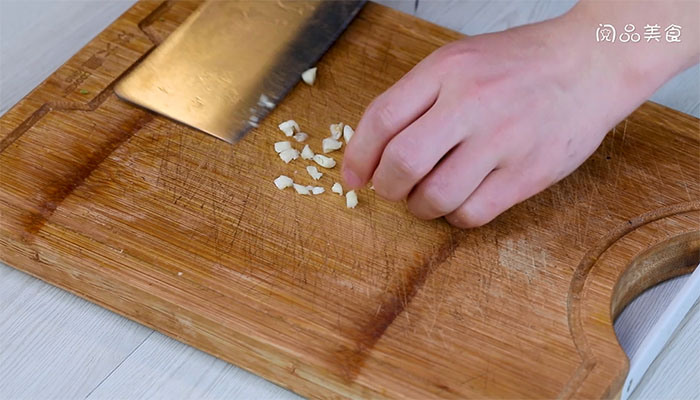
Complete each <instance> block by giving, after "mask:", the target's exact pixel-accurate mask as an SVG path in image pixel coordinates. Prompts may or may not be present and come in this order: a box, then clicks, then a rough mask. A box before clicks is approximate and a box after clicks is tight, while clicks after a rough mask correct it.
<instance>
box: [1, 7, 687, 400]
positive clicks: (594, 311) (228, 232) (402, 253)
mask: <svg viewBox="0 0 700 400" xmlns="http://www.w3.org/2000/svg"><path fill="white" fill-rule="evenodd" d="M196 6H197V3H193V2H173V3H171V2H165V3H156V2H148V1H146V2H141V3H138V4H136V5H135V6H134V7H133V8H132V9H131V10H129V11H128V12H127V13H126V14H124V15H123V16H122V17H121V18H120V19H118V20H117V21H115V22H114V23H113V24H112V25H111V26H110V27H109V28H107V29H106V30H105V31H104V32H102V33H101V34H100V35H99V36H98V37H96V38H95V39H94V40H93V41H92V42H90V43H89V44H88V45H87V46H86V47H85V48H84V49H82V50H81V51H80V52H79V53H78V54H76V55H75V56H74V57H73V58H71V60H69V61H68V62H67V63H66V64H65V65H63V66H62V67H61V68H60V69H58V70H57V71H56V72H55V73H54V74H53V75H52V76H51V77H49V78H48V79H47V80H46V81H45V82H44V83H42V84H41V85H40V86H39V87H38V88H37V89H36V90H34V91H33V92H32V93H31V94H30V95H28V96H27V97H26V98H25V99H23V100H22V101H21V102H20V103H18V104H17V105H16V106H15V107H14V108H13V109H12V110H10V111H9V112H8V113H7V114H6V115H4V116H3V117H2V119H0V123H1V126H0V127H1V130H0V168H1V171H0V172H1V174H0V212H2V218H1V219H0V258H1V259H2V260H3V261H4V262H6V263H8V264H10V265H12V266H14V267H16V268H18V269H21V270H23V271H26V272H28V273H30V274H32V275H35V276H37V277H39V278H41V279H43V280H45V281H47V282H50V283H53V284H55V285H57V286H60V287H63V288H65V289H67V290H70V291H71V292H73V293H76V294H78V295H80V296H82V297H85V298H87V299H89V300H91V301H93V302H95V303H98V304H100V305H102V306H104V307H107V308H109V309H111V310H114V311H116V312H118V313H120V314H122V315H125V316H127V317H129V318H131V319H134V320H136V321H139V322H141V323H143V324H145V325H147V326H149V327H152V328H155V329H157V330H159V331H161V332H164V333H166V334H168V335H170V336H172V337H175V338H177V339H179V340H181V341H183V342H186V343H189V344H191V345H193V346H195V347H197V348H200V349H202V350H204V351H207V352H209V353H211V354H214V355H216V356H218V357H221V358H223V359H224V360H227V361H230V362H232V363H234V364H236V365H239V366H241V367H243V368H246V369H249V370H251V371H253V372H255V373H257V374H259V375H261V376H263V377H265V378H268V379H270V380H272V381H274V382H277V383H279V384H281V385H283V386H286V387H288V388H290V389H291V390H294V391H296V392H298V393H300V394H302V395H307V396H311V397H324V398H326V397H332V398H335V397H377V398H382V397H409V398H435V397H452V398H473V397H474V398H484V397H491V398H523V397H547V398H554V397H579V398H592V397H612V396H615V395H616V394H617V393H619V391H620V389H621V388H620V385H621V382H622V381H623V379H624V377H625V373H626V370H627V360H626V358H625V355H624V353H623V352H622V350H621V349H620V348H619V346H618V344H617V341H616V339H615V334H614V331H613V328H612V321H613V319H614V317H615V316H616V315H617V314H618V313H619V312H620V311H621V310H622V308H623V307H624V306H625V305H626V304H627V303H628V302H629V301H630V300H631V299H632V298H634V296H636V295H637V294H638V293H639V292H641V291H642V290H643V289H644V288H646V287H649V286H651V285H653V284H655V283H657V282H659V281H661V280H664V279H668V278H670V277H673V276H676V275H679V274H683V273H687V272H690V271H691V270H692V268H693V265H695V264H697V263H698V261H699V259H700V183H699V182H698V176H700V163H699V162H698V160H699V157H700V132H699V130H700V129H699V125H698V120H697V119H695V118H692V117H689V116H687V115H684V114H681V113H678V112H675V111H672V110H669V109H667V108H664V107H661V106H659V105H656V104H652V103H647V104H645V105H643V106H642V107H640V108H639V109H638V110H637V111H636V112H635V113H634V114H633V115H631V116H630V117H629V118H628V119H626V120H625V121H623V122H622V123H621V124H620V125H618V126H617V127H616V128H615V129H614V130H613V131H612V132H611V133H610V134H609V135H608V137H607V138H606V140H605V141H604V143H603V144H602V146H601V147H600V149H599V150H598V151H597V152H596V153H595V154H594V155H593V156H592V158H591V159H590V160H589V161H587V162H586V163H585V164H584V165H583V166H582V167H581V168H580V169H579V170H578V171H576V172H575V173H574V174H572V175H571V176H570V177H568V178H567V179H565V180H564V181H562V182H560V183H559V184H557V185H556V186H554V187H552V188H551V189H549V190H547V191H545V192H543V193H541V194H539V195H537V196H536V197H534V198H532V199H530V200H528V201H527V202H525V203H523V204H520V205H518V206H516V207H514V208H513V209H512V210H510V211H508V212H507V213H505V214H504V215H503V216H501V217H499V218H498V219H497V220H496V221H495V222H493V223H491V224H489V225H488V226H487V227H484V228H480V229H475V230H470V231H460V230H456V229H453V228H451V227H450V226H449V225H447V224H446V223H445V222H444V221H432V222H423V221H418V220H416V219H414V218H412V217H411V216H410V215H409V214H408V213H407V212H406V210H405V207H404V206H403V205H401V204H392V203H387V202H384V201H382V200H380V199H378V198H375V196H374V193H373V192H372V191H369V190H365V191H361V192H360V193H359V197H360V205H359V206H358V208H357V209H355V210H348V209H346V208H345V207H344V199H342V198H340V197H337V196H335V195H333V194H331V193H325V194H323V195H321V196H316V197H303V196H299V195H296V194H295V193H293V191H291V190H286V191H279V190H277V189H276V188H275V187H274V185H273V184H272V180H273V179H274V178H275V177H277V176H278V175H280V174H287V175H290V176H294V177H296V178H297V179H298V180H304V179H306V178H307V177H306V173H305V170H304V166H305V164H304V163H303V162H301V160H297V161H296V162H293V163H292V164H290V165H285V164H284V163H282V162H281V161H280V160H279V158H278V157H277V155H276V154H274V151H273V149H272V144H273V143H274V142H275V141H277V140H280V138H281V135H282V134H281V133H280V132H279V131H278V130H277V128H276V125H277V123H278V122H279V121H282V120H286V119H289V118H294V119H296V120H297V121H298V122H299V123H300V125H301V126H302V127H303V129H304V130H305V131H307V132H308V133H310V134H311V139H310V143H311V146H312V147H313V148H320V140H321V139H322V138H323V137H324V136H327V134H328V125H329V124H330V123H334V122H338V121H344V122H347V123H350V124H351V125H353V126H354V125H356V124H357V121H358V120H359V118H360V116H361V113H362V111H363V109H364V107H365V106H366V105H367V104H368V103H369V102H370V101H371V100H372V98H373V97H374V96H376V95H377V94H379V93H381V92H382V91H383V90H384V89H385V88H387V87H388V86H389V85H391V83H392V82H394V81H395V80H396V79H398V78H399V77H400V76H401V75H402V74H403V73H405V72H406V71H408V70H409V69H410V68H411V66H412V65H414V64H415V63H416V62H418V61H419V60H420V59H421V58H423V57H425V56H426V55H428V54H429V53H430V52H431V51H432V50H434V49H435V48H437V47H438V46H440V45H442V44H445V43H447V42H449V41H451V40H454V39H457V38H459V37H460V36H459V35H458V34H457V33H454V32H451V31H448V30H446V29H443V28H440V27H437V26H434V25H431V24H429V23H427V22H423V21H419V20H417V19H415V18H413V17H410V16H407V15H405V14H401V13H399V12H396V11H392V10H389V9H387V8H384V7H382V6H379V5H376V4H369V5H368V6H367V7H366V8H365V10H364V11H363V12H362V13H361V15H360V16H359V17H358V18H357V19H356V20H355V21H354V23H353V24H352V25H351V26H350V28H349V29H348V31H347V32H346V33H345V34H344V35H343V36H342V37H341V39H340V40H339V41H338V42H337V43H336V45H335V46H334V47H333V48H332V49H331V50H330V51H329V52H328V53H327V54H326V55H325V57H324V58H323V59H322V61H321V62H320V64H319V71H320V74H319V75H320V76H319V80H318V82H317V85H316V86H313V87H308V86H304V85H300V86H298V87H297V88H295V90H293V91H292V93H291V94H290V95H289V96H288V97H287V98H286V99H285V100H284V101H283V102H282V104H281V105H279V106H278V108H277V109H276V110H275V111H274V112H273V113H272V114H271V115H270V116H269V117H268V118H267V119H266V120H265V121H264V123H263V124H262V125H261V126H260V128H258V129H257V131H255V132H253V133H252V134H250V135H248V136H247V137H246V138H245V139H244V140H243V141H242V142H240V143H238V144H236V145H233V146H232V145H229V144H226V143H224V142H222V141H220V140H217V139H215V138H213V137H210V136H208V135H204V134H202V133H200V132H197V131H194V130H192V129H189V128H187V127H184V126H182V125H178V124H177V123H174V122H172V121H170V120H168V119H165V118H162V117H159V116H157V115H154V114H151V113H149V112H147V111H144V110H142V109H139V108H137V107H135V106H132V105H130V104H127V103H125V102H123V101H121V100H119V99H118V98H116V97H115V95H114V93H113V92H112V86H113V84H114V83H115V82H116V81H117V80H118V79H119V77H120V76H122V75H123V74H124V73H125V72H126V71H127V70H128V69H129V68H130V67H131V66H132V65H134V64H136V63H137V62H138V61H139V60H140V59H141V58H142V57H144V55H146V54H147V53H148V51H149V50H150V49H152V48H153V47H154V46H155V45H156V44H157V43H159V42H160V41H161V40H163V38H165V37H166V36H167V35H168V33H169V32H172V30H173V29H175V28H176V27H177V26H178V25H179V24H180V23H182V22H183V21H184V19H185V18H186V17H187V16H188V15H189V14H190V13H191V12H192V11H193V10H194V9H195V8H196ZM335 154H338V153H335ZM295 172H296V175H295ZM309 179H310V178H309ZM337 180H339V170H338V169H336V170H332V171H330V172H327V174H326V176H324V177H323V178H322V181H321V183H322V184H323V185H324V186H326V188H327V189H328V188H329V187H330V185H331V184H332V182H334V181H337Z"/></svg>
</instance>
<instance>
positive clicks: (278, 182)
mask: <svg viewBox="0 0 700 400" xmlns="http://www.w3.org/2000/svg"><path fill="white" fill-rule="evenodd" d="M293 184H294V181H292V178H290V177H288V176H286V175H280V176H278V177H277V179H275V186H277V189H279V190H282V189H284V188H288V187H291V186H292V185H293Z"/></svg>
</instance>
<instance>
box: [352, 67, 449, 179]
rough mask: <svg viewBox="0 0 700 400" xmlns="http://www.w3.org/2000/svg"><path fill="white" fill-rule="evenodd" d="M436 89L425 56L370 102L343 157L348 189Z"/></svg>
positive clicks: (418, 113) (430, 102)
mask: <svg viewBox="0 0 700 400" xmlns="http://www.w3.org/2000/svg"><path fill="white" fill-rule="evenodd" d="M439 91H440V82H439V80H438V78H437V77H436V76H435V74H431V73H430V72H429V63H426V62H425V60H424V61H423V62H421V63H419V64H418V65H416V67H414V68H413V69H412V70H411V71H409V72H408V74H406V75H405V76H404V77H403V78H401V79H400V80H399V81H398V82H396V84H394V86H392V87H391V88H389V90H387V91H386V92H384V93H383V94H382V95H380V96H379V97H377V98H376V99H375V100H374V101H373V102H372V104H370V106H369V107H368V108H367V110H366V111H365V114H364V115H363V116H362V119H361V120H360V123H359V124H358V126H357V129H356V130H355V135H354V136H353V137H352V140H351V141H350V143H349V144H348V146H347V148H346V150H345V155H344V157H343V179H344V180H345V184H346V185H347V186H348V187H349V188H350V189H353V188H359V187H361V186H363V185H365V184H366V183H367V182H368V181H369V180H370V178H371V177H372V174H373V173H374V170H375V168H376V167H377V165H378V164H379V159H380V157H381V156H382V153H383V152H384V148H385V147H386V145H387V144H388V143H389V141H390V140H391V139H392V138H393V137H394V136H395V135H396V134H397V133H399V132H401V131H402V130H403V129H404V128H405V127H407V126H409V125H410V124H411V123H412V122H413V121H415V120H416V119H418V118H419V117H420V116H421V115H422V114H423V113H424V112H425V111H427V110H428V109H429V108H430V107H431V106H432V105H433V103H434V102H435V100H436V99H437V96H438V92H439Z"/></svg>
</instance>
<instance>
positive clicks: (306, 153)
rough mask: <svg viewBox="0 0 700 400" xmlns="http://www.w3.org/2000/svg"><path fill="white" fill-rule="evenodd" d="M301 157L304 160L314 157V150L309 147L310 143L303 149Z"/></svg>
mask: <svg viewBox="0 0 700 400" xmlns="http://www.w3.org/2000/svg"><path fill="white" fill-rule="evenodd" d="M301 158H303V159H304V160H311V159H312V158H314V152H313V151H311V147H309V145H308V144H307V145H306V146H304V148H303V149H302V150H301Z"/></svg>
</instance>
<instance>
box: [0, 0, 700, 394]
mask: <svg viewBox="0 0 700 400" xmlns="http://www.w3.org/2000/svg"><path fill="white" fill-rule="evenodd" d="M380 2H381V3H383V4H386V5H388V6H390V7H394V8H397V9H400V10H402V11H405V12H408V13H412V14H415V15H417V16H419V17H421V18H424V19H427V20H430V21H432V22H435V23H437V24H439V25H443V26H446V27H448V28H451V29H455V30H458V31H461V32H463V33H466V34H470V35H474V34H479V33H486V32H493V31H498V30H502V29H506V28H508V27H512V26H516V25H520V24H524V23H528V22H534V21H539V20H542V19H546V18H549V17H552V16H555V15H558V14H561V13H563V12H564V11H566V10H568V9H569V8H570V7H571V5H572V4H573V1H568V0H567V1H522V0H521V1H517V0H515V1H466V0H444V1H436V0H432V1H430V0H420V2H419V6H418V9H417V10H415V11H414V4H415V2H414V0H397V1H380ZM132 3H133V1H132V0H122V1H105V0H101V1H100V0H92V1H90V0H81V1H70V0H53V1H46V0H44V1H36V0H23V1H19V0H0V115H1V114H3V113H4V112H5V111H7V110H8V109H9V108H10V107H11V106H12V105H13V104H15V103H16V102H17V101H18V100H20V99H21V98H22V97H23V96H25V95H26V94H27V93H28V92H29V91H30V90H31V89H32V88H34V87H35V86H36V85H37V84H38V83H40V82H41V81H42V80H43V79H45V78H46V77H47V76H48V75H50V74H51V72H53V71H54V70H55V69H56V68H58V67H59V66H60V65H61V64H63V63H64V62H65V61H66V60H67V59H68V58H69V57H70V56H71V55H73V54H74V53H75V52H77V51H78V50H79V49H80V48H81V47H82V46H83V45H85V44H86V43H87V42H88V41H89V40H90V39H91V38H92V37H94V36H95V35H96V34H98V33H99V32H100V31H102V30H103V29H104V28H105V27H106V26H107V25H108V24H109V23H110V22H111V21H113V20H114V19H116V18H117V17H118V16H119V15H120V14H121V13H122V12H123V11H125V10H126V9H127V8H129V6H130V5H131V4H132ZM29 48H31V49H32V51H31V52H28V51H27V49H29ZM652 99H653V100H655V101H657V102H659V103H661V104H664V105H667V106H669V107H672V108H675V109H677V110H680V111H683V112H686V113H689V114H692V115H695V116H696V117H700V67H698V66H695V67H693V68H691V69H689V70H688V71H686V72H684V73H683V74H681V75H679V76H678V77H676V78H675V79H674V80H672V81H671V82H669V83H668V84H667V85H665V86H664V87H663V88H661V89H660V90H659V91H658V92H657V93H656V94H655V95H654V96H653V97H652ZM0 168H2V166H0ZM684 279H685V278H684V277H680V278H676V279H673V280H670V281H668V282H665V283H663V284H661V285H658V286H656V287H654V288H652V289H650V290H648V291H647V292H645V293H644V294H642V295H641V296H640V297H639V298H637V299H636V300H634V301H633V302H632V303H631V304H630V306H628V307H627V308H626V309H625V310H624V311H623V313H622V315H621V316H620V317H619V319H618V320H617V321H616V323H615V330H616V332H617V334H618V338H619V340H620V342H621V345H622V347H623V348H624V349H625V351H626V352H627V353H628V354H634V351H635V350H636V348H637V346H638V345H639V343H640V342H641V340H642V339H643V338H644V336H645V335H646V332H647V330H648V329H649V327H650V326H651V325H652V324H653V323H654V322H655V321H656V319H657V318H658V316H659V315H660V314H661V313H662V312H663V310H664V308H665V306H666V304H668V302H669V301H670V299H671V298H672V296H673V295H674V294H675V292H676V291H677V290H678V288H679V287H680V285H681V284H682V283H683V281H684ZM698 332H700V304H695V306H694V307H693V309H692V310H691V311H690V313H689V314H688V315H687V316H686V318H685V319H684V321H683V323H682V324H681V326H680V327H679V329H678V330H677V331H676V333H675V334H674V336H673V338H672V339H671V341H670V342H669V344H668V346H667V347H666V349H665V351H664V352H663V353H662V354H661V355H660V356H659V357H658V358H657V360H656V361H655V362H654V364H653V365H652V366H651V368H650V370H649V372H648V373H647V375H646V376H645V379H644V381H643V382H642V383H641V385H640V386H639V387H638V388H637V390H636V391H635V393H634V394H633V396H632V398H635V399H659V398H669V399H670V398H674V399H679V398H681V399H690V398H693V399H700V361H698V360H700V334H698ZM297 397H298V396H296V395H295V394H293V393H291V392H289V391H287V390H285V389H283V388H280V387H278V386H276V385H274V384H272V383H270V382H268V381H266V380H264V379H262V378H260V377H257V376H255V375H253V374H250V373H248V372H246V371H243V370H241V369H239V368H237V367H235V366H232V365H230V364H228V363H226V362H223V361H221V360H218V359H216V358H214V357H212V356H210V355H207V354H205V353H203V352H201V351H199V350H196V349H194V348H192V347H190V346H187V345H185V344H182V343H179V342H177V341H175V340H173V339H170V338H168V337H166V336H164V335H162V334H160V333H158V332H155V331H153V330H151V329H149V328H146V327H144V326H142V325H140V324H138V323H135V322H133V321H130V320H127V319H125V318H123V317H121V316H119V315H116V314H114V313H112V312H110V311H107V310H105V309H103V308H101V307H99V306H96V305H94V304H91V303H89V302H87V301H85V300H83V299H80V298H78V297H76V296H74V295H72V294H70V293H68V292H66V291H63V290H61V289H58V288H56V287H53V286H51V285H48V284H46V283H44V282H42V281H40V280H38V279H35V278H32V277H30V276H29V275H26V274H24V273H22V272H19V271H17V270H14V269H12V268H10V267H8V266H6V265H4V264H2V263H0V398H3V399H14V398H17V399H58V398H60V399H66V398H68V399H73V398H90V399H98V398H99V399H102V398H110V399H131V398H164V399H185V398H227V399H230V398H250V399H257V398H267V399H292V398H297Z"/></svg>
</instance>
